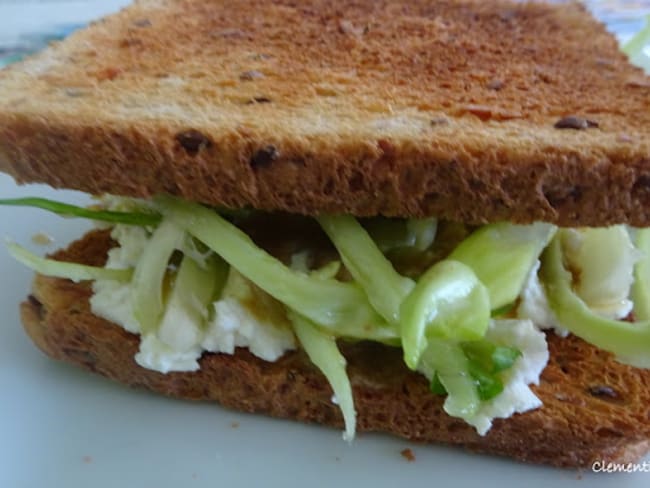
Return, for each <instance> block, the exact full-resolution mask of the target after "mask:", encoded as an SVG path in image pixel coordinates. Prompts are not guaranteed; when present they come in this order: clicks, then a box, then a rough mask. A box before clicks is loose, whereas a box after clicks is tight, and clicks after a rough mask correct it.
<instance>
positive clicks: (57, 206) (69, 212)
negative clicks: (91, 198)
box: [0, 197, 160, 226]
mask: <svg viewBox="0 0 650 488" xmlns="http://www.w3.org/2000/svg"><path fill="white" fill-rule="evenodd" d="M0 205H12V206H20V207H36V208H40V209H43V210H47V211H49V212H53V213H55V214H58V215H62V216H65V217H82V218H86V219H92V220H101V221H103V222H112V223H115V224H130V225H142V226H156V225H158V224H159V223H160V215H156V214H147V213H139V212H137V213H134V212H113V211H110V210H92V209H89V208H84V207H77V206H76V205H69V204H67V203H60V202H56V201H54V200H47V199H45V198H36V197H30V198H11V199H4V200H1V199H0Z"/></svg>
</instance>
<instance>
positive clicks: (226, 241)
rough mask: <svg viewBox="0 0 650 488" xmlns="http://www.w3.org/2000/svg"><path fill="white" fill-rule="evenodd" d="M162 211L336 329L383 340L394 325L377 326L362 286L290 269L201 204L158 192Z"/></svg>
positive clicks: (277, 295) (298, 308) (281, 296)
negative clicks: (164, 195)
mask: <svg viewBox="0 0 650 488" xmlns="http://www.w3.org/2000/svg"><path fill="white" fill-rule="evenodd" d="M158 202H159V204H160V206H161V208H162V209H163V211H164V214H165V216H166V217H169V218H170V219H171V220H172V221H174V222H175V223H177V224H178V225H179V226H181V227H182V228H184V229H185V230H187V232H189V233H190V234H192V235H193V236H195V237H196V238H197V239H199V240H200V241H202V242H203V243H204V244H205V245H207V246H208V247H210V248H211V249H212V250H213V251H214V252H216V253H217V254H218V255H220V256H221V257H222V258H223V259H224V260H225V261H226V262H228V264H230V265H231V266H232V267H233V268H235V269H236V270H237V271H239V272H240V273H241V274H242V275H244V276H245V277H246V278H248V279H249V280H251V281H252V282H253V283H255V284H256V285H257V286H259V287H260V288H261V289H263V290H264V291H266V292H267V293H268V294H269V295H271V296H272V297H274V298H275V299H276V300H278V301H280V302H282V303H284V304H285V305H287V306H288V307H289V308H292V309H293V310H295V311H296V312H298V313H300V314H301V315H303V316H305V317H307V318H309V319H310V320H312V321H313V322H315V323H317V324H318V325H320V326H323V327H326V328H328V329H329V330H330V331H331V332H334V333H335V334H337V335H343V336H349V337H356V338H367V339H372V340H378V341H386V340H391V339H395V338H398V337H399V336H398V334H397V331H396V330H394V328H391V327H388V326H382V325H380V324H383V321H382V320H381V317H379V316H378V315H377V313H376V312H375V311H374V310H373V308H372V307H371V306H370V304H369V303H368V299H367V298H366V296H365V295H364V293H363V291H362V290H361V289H360V288H359V287H358V286H356V285H354V284H352V283H342V282H339V281H336V280H332V279H330V280H327V279H325V280H323V279H318V278H314V277H310V276H308V275H306V274H304V273H300V272H297V271H293V270H291V269H289V268H288V267H287V266H285V265H284V264H283V263H282V262H280V261H279V260H277V259H276V258H274V257H273V256H271V255H269V254H268V253H267V252H266V251H264V250H263V249H260V248H259V247H258V246H257V245H255V243H253V241H252V240H251V239H250V237H248V236H247V235H246V234H245V233H244V232H242V231H241V230H239V229H238V228H237V227H235V226H234V225H232V224H231V223H230V222H228V221H227V220H225V219H223V218H221V217H220V216H219V215H217V214H216V213H215V212H214V211H212V210H210V209H208V208H205V207H203V206H201V205H197V204H193V203H189V202H184V201H180V200H177V199H173V198H169V197H162V198H160V199H159V200H158Z"/></svg>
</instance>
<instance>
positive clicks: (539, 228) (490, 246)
mask: <svg viewBox="0 0 650 488" xmlns="http://www.w3.org/2000/svg"><path fill="white" fill-rule="evenodd" d="M555 231H556V227H555V226H553V225H550V224H543V223H536V224H532V225H513V224H506V223H501V224H491V225H486V226H484V227H481V228H480V229H478V230H476V231H475V232H474V233H472V235H470V236H469V237H468V238H467V239H465V240H464V241H463V242H461V243H460V244H459V245H458V247H457V248H456V249H455V250H454V251H453V252H452V253H451V254H450V255H449V259H453V260H456V261H460V262H461V263H464V264H466V265H467V266H469V267H470V268H472V270H473V271H474V273H476V275H477V276H478V278H479V279H480V280H481V282H482V283H483V284H484V285H485V286H486V287H487V289H488V292H489V293H490V306H491V308H492V310H497V309H500V308H502V307H504V306H505V305H508V304H509V303H512V302H514V301H515V300H516V299H517V297H518V296H519V294H520V293H521V289H522V287H523V285H524V282H525V281H526V278H527V277H528V274H529V273H530V270H531V269H532V267H533V265H534V264H535V261H536V260H537V259H538V257H539V255H540V253H541V252H542V250H543V249H544V248H545V247H546V245H547V244H548V242H549V240H550V239H551V238H552V237H553V235H554V234H555Z"/></svg>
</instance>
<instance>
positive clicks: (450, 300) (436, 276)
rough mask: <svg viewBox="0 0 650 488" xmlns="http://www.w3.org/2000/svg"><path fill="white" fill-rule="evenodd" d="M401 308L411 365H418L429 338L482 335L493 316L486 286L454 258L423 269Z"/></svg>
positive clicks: (473, 338)
mask: <svg viewBox="0 0 650 488" xmlns="http://www.w3.org/2000/svg"><path fill="white" fill-rule="evenodd" d="M400 311H401V335H402V347H403V349H404V362H405V363H406V364H407V366H408V367H409V368H411V369H416V368H417V366H418V363H419V361H420V358H421V356H422V354H423V353H424V351H425V350H426V349H427V347H428V343H429V340H428V339H429V338H431V337H435V338H437V339H441V338H442V339H454V340H476V339H480V338H482V337H483V335H485V331H486V330H487V327H488V324H489V320H490V302H489V298H488V293H487V290H486V289H485V286H483V284H482V283H481V282H480V281H479V279H478V278H477V277H476V275H475V274H474V272H473V271H472V270H471V269H470V268H469V267H467V266H465V265H464V264H462V263H459V262H457V261H451V260H445V261H440V262H439V263H437V264H435V265H434V266H432V267H431V268H430V269H429V270H428V271H427V272H426V273H424V274H423V275H422V277H420V279H419V281H418V283H417V284H416V286H415V288H414V289H413V291H412V292H411V294H410V295H409V296H408V297H407V298H406V300H404V302H403V303H402V306H401V309H400Z"/></svg>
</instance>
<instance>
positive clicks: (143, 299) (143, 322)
mask: <svg viewBox="0 0 650 488" xmlns="http://www.w3.org/2000/svg"><path fill="white" fill-rule="evenodd" d="M184 235H185V231H184V230H183V229H182V228H181V227H179V226H177V225H176V224H174V223H173V222H170V221H168V220H163V222H162V223H161V224H160V225H159V226H158V227H157V228H156V230H155V231H154V233H153V234H152V235H151V238H150V239H149V241H148V242H147V245H146V247H145V248H144V251H143V253H142V256H141V257H140V261H139V262H138V264H137V265H136V267H135V273H134V274H133V283H132V286H133V295H132V297H131V303H132V306H133V315H134V316H135V318H136V320H137V321H138V323H139V324H140V328H141V332H142V335H146V334H149V333H153V332H155V330H156V329H157V328H158V325H159V323H160V319H161V318H162V315H163V312H164V304H163V280H164V278H165V273H166V272H167V265H168V263H169V260H170V258H171V256H172V254H173V252H174V251H175V250H176V249H177V248H179V247H180V246H181V245H182V243H183V237H184Z"/></svg>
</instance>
